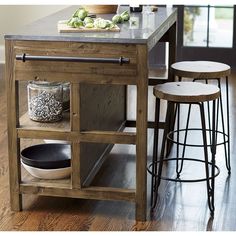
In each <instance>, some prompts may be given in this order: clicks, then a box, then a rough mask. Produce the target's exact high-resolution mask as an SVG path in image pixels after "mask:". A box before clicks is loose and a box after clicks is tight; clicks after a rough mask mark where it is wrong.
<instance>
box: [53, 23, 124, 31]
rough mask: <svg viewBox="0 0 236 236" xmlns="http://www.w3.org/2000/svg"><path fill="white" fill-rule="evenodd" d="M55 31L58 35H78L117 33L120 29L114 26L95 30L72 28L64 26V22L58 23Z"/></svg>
mask: <svg viewBox="0 0 236 236" xmlns="http://www.w3.org/2000/svg"><path fill="white" fill-rule="evenodd" d="M57 29H58V32H59V33H79V32H119V31H120V28H119V27H118V26H117V25H116V26H115V27H114V28H112V29H97V28H85V27H81V28H72V27H70V26H68V25H67V24H66V21H65V20H64V21H63V20H62V21H58V24H57Z"/></svg>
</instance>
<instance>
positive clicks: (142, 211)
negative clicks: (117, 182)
mask: <svg viewBox="0 0 236 236" xmlns="http://www.w3.org/2000/svg"><path fill="white" fill-rule="evenodd" d="M76 8H77V7H76V6H73V7H70V8H67V9H65V10H62V11H60V12H58V13H56V14H53V15H51V16H48V17H46V18H43V19H41V20H38V21H36V22H34V23H32V24H30V25H28V26H25V27H24V28H22V29H20V30H19V32H14V33H9V34H7V35H5V41H6V89H7V101H8V104H7V105H8V140H9V142H8V155H9V173H10V197H11V208H12V210H21V209H22V194H38V195H46V196H59V197H73V198H85V199H98V200H125V201H131V202H134V203H135V206H136V220H140V221H145V220H146V214H147V201H146V198H147V172H146V164H147V128H148V125H149V123H148V120H147V104H148V86H149V85H151V84H153V80H149V78H148V71H149V66H148V54H149V52H150V51H151V50H152V48H153V47H154V46H155V45H156V44H157V43H158V42H160V41H164V42H169V46H170V47H169V64H171V63H173V62H174V61H175V49H176V48H175V46H176V20H177V11H176V9H172V8H171V9H167V8H159V9H158V11H157V12H156V13H153V14H141V13H132V15H131V16H132V17H135V18H136V21H137V22H136V24H135V26H134V27H132V26H130V25H129V23H128V22H127V23H125V24H122V25H119V26H120V29H121V30H120V32H104V33H103V32H102V33H101V32H99V33H58V31H57V22H58V21H59V20H64V19H68V18H69V17H70V16H71V14H72V13H73V12H74V10H75V9H76ZM101 17H103V18H107V19H111V17H112V15H109V14H106V15H101ZM32 58H34V59H33V60H32ZM58 58H59V59H58ZM169 68H170V67H169ZM32 80H35V81H38V80H40V81H41V80H43V81H57V82H65V81H66V82H70V83H71V89H70V92H71V94H70V100H71V101H70V114H69V117H64V119H63V121H62V122H61V123H60V124H58V125H54V124H52V125H50V124H49V125H45V124H44V125H40V124H39V123H37V122H31V121H30V120H29V119H27V118H28V117H27V115H23V117H20V116H19V109H18V108H19V95H20V94H19V83H20V82H22V81H32ZM168 80H170V81H171V80H173V76H172V74H171V73H168ZM127 85H135V86H136V87H137V107H136V121H135V122H131V121H128V120H127V119H126V86H127ZM108 98H109V99H108ZM91 99H92V100H91ZM91 101H93V102H91ZM94 116H95V117H96V118H94ZM104 119H105V120H104ZM106 119H107V120H106ZM132 124H133V125H135V127H136V132H123V130H124V128H125V127H126V126H127V125H129V126H130V125H132ZM151 125H153V124H151V123H150V126H151ZM20 139H55V140H65V141H69V142H71V149H72V154H71V166H72V174H71V178H70V179H69V180H63V181H51V182H50V181H41V180H32V181H25V180H24V179H23V178H22V176H21V164H20ZM113 144H133V145H136V188H135V189H123V188H113V187H104V186H101V187H98V186H91V185H90V183H91V179H92V178H93V177H94V175H95V173H96V171H97V170H98V169H99V167H100V166H101V165H102V163H103V161H104V157H105V156H106V153H107V152H109V150H111V148H112V145H113ZM91 145H92V146H91ZM91 147H92V148H91ZM91 150H92V151H91Z"/></svg>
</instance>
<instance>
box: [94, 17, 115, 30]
mask: <svg viewBox="0 0 236 236" xmlns="http://www.w3.org/2000/svg"><path fill="white" fill-rule="evenodd" d="M94 27H95V28H98V29H105V28H112V27H114V24H113V23H112V22H111V21H110V20H105V19H102V18H97V19H95V21H94Z"/></svg>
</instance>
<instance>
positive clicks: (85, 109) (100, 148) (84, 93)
mask: <svg viewBox="0 0 236 236" xmlns="http://www.w3.org/2000/svg"><path fill="white" fill-rule="evenodd" d="M125 92H126V90H125V86H123V85H94V84H81V85H80V93H81V98H80V106H81V107H80V112H81V114H80V119H81V120H80V122H81V123H80V127H81V131H92V130H100V131H102V130H103V131H117V130H118V129H120V127H121V126H122V124H123V122H124V121H125V103H126V101H125ZM80 147H81V149H80V155H81V156H80V161H81V166H80V170H81V183H83V182H84V181H85V180H86V179H87V177H88V176H90V177H91V176H93V175H94V174H95V173H91V172H96V171H98V169H99V166H100V165H101V164H102V162H103V161H104V160H105V158H106V155H103V154H104V152H106V149H109V147H110V148H111V147H112V144H99V143H81V144H80ZM91 180H92V179H91Z"/></svg>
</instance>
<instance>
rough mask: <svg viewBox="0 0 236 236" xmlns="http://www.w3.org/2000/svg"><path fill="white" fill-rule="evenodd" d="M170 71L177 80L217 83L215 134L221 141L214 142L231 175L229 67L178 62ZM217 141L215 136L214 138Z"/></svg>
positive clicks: (214, 63)
mask: <svg viewBox="0 0 236 236" xmlns="http://www.w3.org/2000/svg"><path fill="white" fill-rule="evenodd" d="M171 70H172V72H173V74H174V75H175V76H177V77H178V80H179V81H181V80H182V78H183V77H184V78H187V79H192V80H193V81H205V83H206V84H208V83H209V82H210V81H217V85H218V87H219V88H220V90H221V94H220V99H219V100H218V101H217V121H216V127H217V130H218V131H217V134H219V135H222V138H223V141H222V142H221V141H216V143H217V146H218V145H224V154H225V165H226V168H227V170H228V174H230V173H231V165H230V127H229V88H228V76H229V75H230V70H231V69H230V66H229V65H227V64H224V63H220V62H214V61H180V62H176V63H174V64H172V65H171ZM222 81H224V82H225V102H226V103H225V104H226V112H224V108H223V96H222V95H223V94H222V91H223V90H222ZM207 109H208V113H209V110H210V107H209V103H208V104H207ZM219 116H220V117H221V126H222V127H221V131H220V129H219ZM208 125H209V127H208V128H209V130H211V127H210V126H211V124H210V115H209V114H208ZM216 139H217V136H216Z"/></svg>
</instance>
